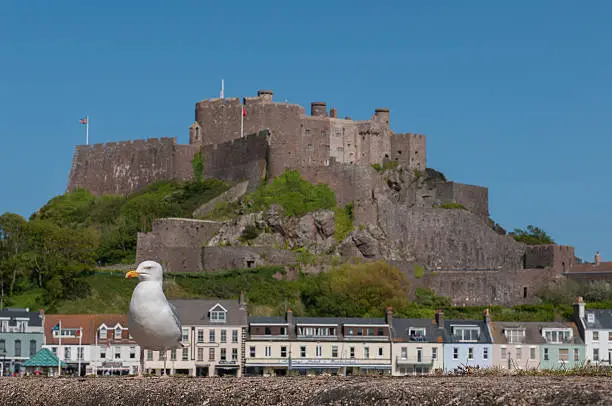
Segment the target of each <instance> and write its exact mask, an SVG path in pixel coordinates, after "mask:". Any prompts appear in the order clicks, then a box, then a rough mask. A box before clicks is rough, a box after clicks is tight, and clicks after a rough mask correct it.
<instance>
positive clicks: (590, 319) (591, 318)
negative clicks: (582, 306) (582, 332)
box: [587, 313, 595, 323]
mask: <svg viewBox="0 0 612 406" xmlns="http://www.w3.org/2000/svg"><path fill="white" fill-rule="evenodd" d="M587 323H595V315H594V314H593V313H587Z"/></svg>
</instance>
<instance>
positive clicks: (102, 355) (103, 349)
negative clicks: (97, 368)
mask: <svg viewBox="0 0 612 406" xmlns="http://www.w3.org/2000/svg"><path fill="white" fill-rule="evenodd" d="M100 358H101V359H106V347H104V346H100Z"/></svg>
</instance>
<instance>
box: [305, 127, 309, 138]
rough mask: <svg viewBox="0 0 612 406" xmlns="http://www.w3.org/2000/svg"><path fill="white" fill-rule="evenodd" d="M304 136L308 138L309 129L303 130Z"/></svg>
mask: <svg viewBox="0 0 612 406" xmlns="http://www.w3.org/2000/svg"><path fill="white" fill-rule="evenodd" d="M304 135H305V136H306V137H309V136H310V128H307V129H306V130H304Z"/></svg>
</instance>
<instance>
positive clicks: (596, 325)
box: [584, 309, 612, 330]
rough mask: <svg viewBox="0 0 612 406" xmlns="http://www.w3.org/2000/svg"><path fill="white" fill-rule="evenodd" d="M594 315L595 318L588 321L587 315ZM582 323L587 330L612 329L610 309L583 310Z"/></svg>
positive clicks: (611, 312)
mask: <svg viewBox="0 0 612 406" xmlns="http://www.w3.org/2000/svg"><path fill="white" fill-rule="evenodd" d="M589 314H592V315H594V316H595V320H593V322H591V323H589V317H588V315H589ZM584 325H585V326H586V328H587V329H589V330H598V329H599V330H612V310H608V309H606V310H604V309H589V310H585V312H584Z"/></svg>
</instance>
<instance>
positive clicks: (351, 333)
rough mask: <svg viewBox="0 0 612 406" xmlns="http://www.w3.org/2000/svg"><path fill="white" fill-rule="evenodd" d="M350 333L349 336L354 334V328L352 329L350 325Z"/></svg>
mask: <svg viewBox="0 0 612 406" xmlns="http://www.w3.org/2000/svg"><path fill="white" fill-rule="evenodd" d="M348 335H349V336H352V335H353V329H352V328H351V327H349V329H348Z"/></svg>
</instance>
